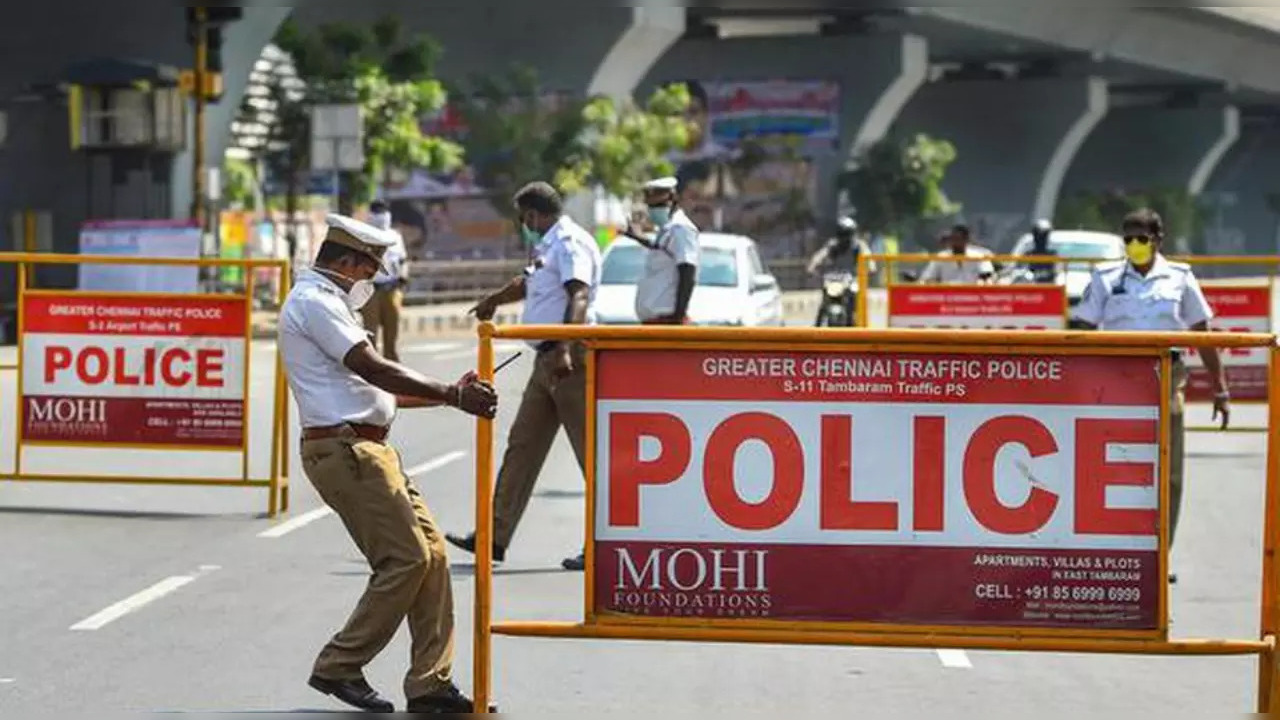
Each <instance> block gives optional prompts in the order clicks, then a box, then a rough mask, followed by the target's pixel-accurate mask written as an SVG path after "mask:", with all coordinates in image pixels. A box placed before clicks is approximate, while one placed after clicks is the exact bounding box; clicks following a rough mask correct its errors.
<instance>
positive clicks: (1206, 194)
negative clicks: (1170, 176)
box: [1193, 108, 1280, 273]
mask: <svg viewBox="0 0 1280 720" xmlns="http://www.w3.org/2000/svg"><path fill="white" fill-rule="evenodd" d="M1278 165H1280V112H1277V111H1276V110H1274V109H1271V108H1249V109H1242V110H1241V117H1240V138H1239V140H1237V141H1236V142H1235V144H1234V145H1232V147H1231V149H1230V150H1229V151H1228V152H1227V153H1226V154H1225V156H1224V157H1223V158H1222V160H1221V162H1219V163H1218V164H1217V166H1216V167H1215V169H1214V171H1213V172H1212V173H1211V175H1210V177H1209V180H1208V182H1207V183H1206V184H1205V187H1204V191H1203V192H1202V193H1201V196H1200V199H1201V202H1202V203H1203V205H1204V208H1205V210H1206V218H1205V228H1204V240H1203V243H1201V244H1199V245H1202V246H1197V247H1193V250H1195V251H1196V252H1204V253H1207V254H1212V255H1244V254H1250V255H1276V254H1280V181H1277V179H1276V167H1277V166H1278ZM1249 270H1250V271H1251V272H1255V273H1256V272H1257V269H1256V268H1249ZM1197 272H1199V270H1197Z"/></svg>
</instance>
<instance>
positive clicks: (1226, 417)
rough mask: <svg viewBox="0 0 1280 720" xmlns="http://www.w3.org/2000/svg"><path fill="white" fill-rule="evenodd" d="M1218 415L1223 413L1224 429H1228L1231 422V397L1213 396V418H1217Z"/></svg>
mask: <svg viewBox="0 0 1280 720" xmlns="http://www.w3.org/2000/svg"><path fill="white" fill-rule="evenodd" d="M1218 415H1222V429H1223V430H1226V429H1227V425H1229V424H1230V423H1231V398H1229V397H1226V396H1224V395H1218V396H1216V397H1214V398H1213V419H1214V420H1217V419H1218Z"/></svg>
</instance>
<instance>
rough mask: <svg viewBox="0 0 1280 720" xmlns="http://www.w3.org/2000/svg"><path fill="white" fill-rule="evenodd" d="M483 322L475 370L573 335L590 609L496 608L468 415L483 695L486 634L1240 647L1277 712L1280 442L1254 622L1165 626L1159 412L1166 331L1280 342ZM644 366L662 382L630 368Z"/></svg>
mask: <svg viewBox="0 0 1280 720" xmlns="http://www.w3.org/2000/svg"><path fill="white" fill-rule="evenodd" d="M480 332H481V350H480V362H479V365H480V374H481V376H482V377H489V376H491V375H492V370H493V349H492V339H493V338H495V337H501V338H505V339H515V338H520V339H529V338H538V339H579V340H586V341H587V342H588V346H589V348H590V359H589V364H588V380H587V382H588V388H589V389H588V394H589V397H588V408H589V410H588V413H589V416H588V419H587V420H588V422H587V427H588V442H587V444H588V452H589V453H590V457H589V459H588V463H587V465H588V468H589V470H588V475H589V478H588V498H587V504H588V514H587V515H588V522H587V543H586V548H587V572H586V578H585V582H586V606H585V608H584V620H583V622H581V623H553V622H516V623H499V624H496V625H495V624H492V623H491V619H490V612H491V594H492V578H491V572H492V564H491V556H490V553H489V552H488V548H490V541H489V537H490V533H491V530H492V528H491V526H492V515H491V507H490V499H491V490H490V483H491V477H492V470H493V457H492V443H493V436H492V423H491V422H488V421H481V422H480V424H479V437H478V452H477V485H476V489H477V527H478V528H480V530H479V538H478V541H477V547H478V548H479V552H480V554H479V556H478V560H477V594H476V667H475V678H476V697H477V702H478V703H479V702H487V701H488V699H489V695H490V692H491V689H490V675H489V642H490V633H492V632H496V633H500V634H508V635H524V636H543V637H588V638H613V639H641V640H644V639H650V640H688V641H732V642H768V643H794V644H844V645H870V646H888V647H933V648H946V647H951V648H969V649H999V650H1044V651H1060V652H1074V651H1079V652H1101V653H1132V654H1168V655H1178V654H1200V655H1205V654H1210V655H1230V654H1257V655H1259V656H1260V657H1262V659H1263V668H1262V671H1263V681H1262V683H1261V685H1260V687H1261V688H1262V691H1263V692H1262V697H1261V698H1260V703H1261V704H1262V707H1264V708H1269V707H1270V706H1271V705H1270V703H1271V698H1272V694H1273V689H1272V686H1273V685H1274V683H1275V681H1276V679H1275V677H1274V670H1275V665H1274V661H1275V652H1276V647H1275V638H1276V634H1277V628H1278V626H1280V617H1278V615H1280V611H1278V610H1277V608H1276V597H1275V592H1274V588H1275V586H1276V583H1275V580H1276V574H1275V572H1276V571H1275V567H1274V564H1273V554H1272V550H1273V548H1274V547H1275V543H1276V531H1277V525H1278V524H1277V521H1276V519H1275V512H1274V510H1276V508H1277V493H1276V491H1277V484H1276V465H1275V463H1274V460H1275V457H1276V456H1275V452H1276V441H1275V440H1274V439H1273V441H1272V443H1271V444H1270V445H1269V448H1268V451H1269V453H1270V454H1271V459H1272V461H1273V462H1270V463H1269V464H1268V468H1269V470H1268V477H1267V483H1268V491H1267V514H1266V518H1265V522H1266V530H1265V537H1266V541H1265V545H1266V551H1265V555H1264V569H1263V576H1264V585H1263V587H1264V597H1263V609H1262V618H1263V620H1262V632H1261V635H1260V637H1261V639H1258V640H1171V639H1170V638H1169V632H1168V629H1169V625H1168V585H1167V584H1166V583H1165V582H1164V578H1165V576H1166V574H1167V569H1168V539H1167V530H1166V528H1167V505H1166V502H1165V498H1167V497H1168V475H1167V462H1166V459H1167V455H1168V449H1169V448H1168V440H1167V437H1166V436H1165V434H1164V433H1163V432H1162V428H1164V427H1167V423H1168V416H1169V398H1170V395H1171V386H1170V376H1171V361H1170V354H1169V348H1171V347H1173V346H1186V345H1192V346H1195V345H1204V344H1207V343H1210V342H1212V343H1213V344H1215V345H1217V346H1220V347H1263V348H1269V350H1268V352H1269V353H1270V354H1271V355H1272V357H1273V358H1274V357H1275V356H1276V353H1277V349H1276V347H1275V340H1276V339H1275V337H1274V336H1271V335H1260V334H1229V333H1224V334H1215V335H1210V334H1208V333H1205V334H1186V333H1179V334H1145V333H1092V334H1089V336H1088V337H1086V338H1084V339H1081V338H1080V337H1079V336H1078V334H1071V333H1063V332H1055V331H1045V332H1043V333H1034V334H1027V333H1020V332H1002V331H988V330H972V331H969V332H966V333H965V335H964V338H963V341H961V342H957V338H956V336H955V334H954V333H949V332H939V331H936V330H882V331H868V330H856V329H855V330H843V331H841V330H817V331H815V330H811V329H800V328H794V329H792V328H783V329H750V330H736V329H717V328H616V327H615V328H572V327H569V328H566V327H524V328H508V329H495V328H493V327H492V326H491V325H484V326H482V328H481V331H480ZM1274 367H1275V366H1274V365H1273V368H1274ZM1273 372H1274V369H1273ZM655 373H656V374H658V375H660V376H661V377H662V379H663V380H662V382H661V383H653V382H643V381H642V380H641V379H642V378H646V377H654V376H655ZM1273 387H1274V384H1273ZM1278 408H1280V404H1277V402H1276V397H1275V396H1274V395H1273V396H1272V405H1271V412H1272V414H1273V415H1274V414H1275V413H1276V412H1277V409H1278ZM815 577H821V578H822V580H821V582H815V580H814V578H815Z"/></svg>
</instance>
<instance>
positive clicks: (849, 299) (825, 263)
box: [808, 217, 876, 325]
mask: <svg viewBox="0 0 1280 720" xmlns="http://www.w3.org/2000/svg"><path fill="white" fill-rule="evenodd" d="M864 254H865V255H870V254H871V248H870V247H869V246H868V245H867V243H866V241H864V240H862V239H861V238H859V237H858V223H857V221H855V220H854V219H853V218H851V217H842V218H840V220H839V221H838V222H837V224H836V234H835V236H834V237H832V238H831V239H830V240H828V241H827V242H826V243H825V244H824V245H823V246H822V247H820V248H818V251H817V252H815V253H814V254H813V256H812V257H810V258H809V266H808V272H809V274H810V275H814V276H817V277H822V275H823V274H824V273H827V272H840V273H844V272H848V273H850V274H851V275H852V276H853V277H854V278H857V277H858V258H859V257H860V256H862V255H864ZM867 270H868V272H870V273H874V272H875V271H876V266H875V263H874V262H870V263H868V264H867ZM856 298H857V294H856V291H854V290H853V289H852V288H850V292H848V293H846V294H845V298H844V301H845V313H846V314H845V317H847V318H849V319H850V320H852V319H853V315H854V303H855V301H856ZM825 301H826V293H825V290H824V291H823V302H822V303H820V304H819V306H818V319H817V321H816V324H818V325H821V324H822V318H823V314H824V313H825V311H826V308H825Z"/></svg>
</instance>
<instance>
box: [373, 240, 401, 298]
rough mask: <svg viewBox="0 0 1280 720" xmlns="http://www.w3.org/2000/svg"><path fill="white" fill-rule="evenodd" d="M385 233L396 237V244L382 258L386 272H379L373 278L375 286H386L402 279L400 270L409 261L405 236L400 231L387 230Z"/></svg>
mask: <svg viewBox="0 0 1280 720" xmlns="http://www.w3.org/2000/svg"><path fill="white" fill-rule="evenodd" d="M385 232H388V233H391V234H392V235H395V238H396V244H395V245H392V246H391V247H389V248H387V252H386V253H385V254H383V256H382V264H383V266H384V267H385V268H386V269H385V270H379V271H378V274H377V275H374V276H373V282H374V284H375V285H384V284H386V283H390V282H392V281H394V280H397V279H399V277H400V268H401V267H402V266H403V265H404V264H405V263H406V262H408V260H409V250H408V249H407V248H406V247H405V244H404V236H403V235H401V234H400V231H398V230H386V231H385Z"/></svg>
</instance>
